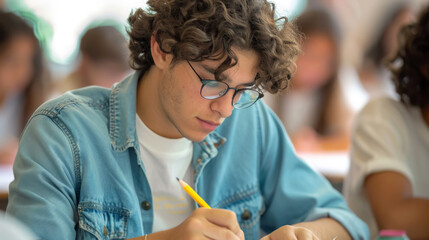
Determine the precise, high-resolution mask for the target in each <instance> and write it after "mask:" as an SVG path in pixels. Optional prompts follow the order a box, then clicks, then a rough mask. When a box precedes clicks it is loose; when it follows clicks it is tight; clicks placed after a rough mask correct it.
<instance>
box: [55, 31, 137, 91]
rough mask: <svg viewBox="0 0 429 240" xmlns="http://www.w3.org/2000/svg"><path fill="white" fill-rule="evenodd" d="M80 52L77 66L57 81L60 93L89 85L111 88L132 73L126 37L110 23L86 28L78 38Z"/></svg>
mask: <svg viewBox="0 0 429 240" xmlns="http://www.w3.org/2000/svg"><path fill="white" fill-rule="evenodd" d="M79 53H80V54H79V60H78V63H77V64H78V66H77V68H76V69H75V70H74V71H73V72H72V73H71V74H70V75H68V76H67V77H66V78H65V79H64V80H63V81H60V82H59V83H58V88H57V90H58V91H59V92H60V93H62V92H66V91H68V90H72V89H77V88H81V87H86V86H90V85H97V86H102V87H106V88H110V87H112V85H113V84H114V83H115V82H119V81H121V80H122V79H123V78H124V77H125V76H126V75H128V74H129V73H131V68H130V67H129V62H128V61H129V55H130V53H129V50H128V43H127V40H126V38H125V36H124V35H123V34H122V33H121V32H120V31H118V30H117V29H116V28H115V27H113V26H97V27H94V28H90V29H89V30H87V31H86V32H85V33H84V34H83V36H82V38H81V40H80V47H79Z"/></svg>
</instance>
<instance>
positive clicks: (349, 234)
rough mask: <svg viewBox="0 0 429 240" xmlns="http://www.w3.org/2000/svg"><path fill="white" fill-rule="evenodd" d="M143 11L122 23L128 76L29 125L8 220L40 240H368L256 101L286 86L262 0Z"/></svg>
mask: <svg viewBox="0 0 429 240" xmlns="http://www.w3.org/2000/svg"><path fill="white" fill-rule="evenodd" d="M148 5H149V6H150V9H149V10H148V11H143V10H141V9H139V10H137V11H136V12H135V13H133V14H132V15H131V16H130V18H129V22H130V25H131V28H130V31H129V32H130V38H131V40H130V49H131V53H132V61H133V64H132V65H133V67H134V68H135V69H136V70H137V71H136V73H135V74H134V75H132V76H130V77H129V78H127V79H125V80H124V81H122V82H120V83H119V84H117V85H115V86H113V88H112V89H111V90H108V89H101V88H86V89H81V90H77V91H74V92H71V93H68V94H66V95H64V96H63V97H61V98H59V99H56V100H54V101H51V102H49V103H47V104H45V105H44V106H43V107H41V108H39V110H38V111H37V112H36V113H35V114H34V116H33V118H32V119H31V120H30V122H29V123H28V126H27V128H26V130H25V133H24V135H23V137H22V141H21V146H20V150H19V154H18V157H17V160H16V163H15V166H14V168H15V174H16V180H15V181H14V182H13V183H12V184H11V188H10V205H9V206H8V212H9V213H10V214H13V215H15V216H16V217H17V218H19V219H20V220H21V221H23V222H24V223H26V224H27V225H28V226H30V227H31V228H32V229H33V231H34V232H35V233H36V234H38V235H39V237H41V238H43V239H58V237H61V239H127V238H136V239H142V240H144V239H149V240H153V239H175V240H178V239H179V240H180V239H186V240H189V239H221V240H225V239H237V240H243V239H244V238H246V239H260V237H261V236H262V233H268V234H269V235H267V236H265V237H263V239H264V240H266V239H271V240H276V239H333V238H337V239H351V238H353V239H367V237H368V230H367V227H366V226H365V224H364V223H363V222H362V221H360V220H359V219H358V218H357V217H356V216H355V215H354V214H353V213H352V212H351V211H350V210H349V209H348V208H347V206H346V204H345V202H344V200H343V198H342V197H341V195H340V194H339V193H338V192H336V191H335V190H333V188H332V187H331V186H330V185H329V183H328V182H327V181H326V180H325V179H323V178H322V177H321V176H320V175H318V174H317V173H315V172H314V171H312V170H311V169H310V168H309V167H308V166H307V165H305V164H304V163H303V162H302V161H300V160H299V159H298V158H297V156H296V155H295V153H294V150H293V147H292V146H291V143H290V141H289V139H288V137H287V135H286V133H285V132H284V129H283V128H282V127H281V123H280V122H279V121H278V119H277V118H276V117H275V116H274V114H273V113H272V112H271V111H270V110H269V109H268V108H267V107H266V106H265V105H264V104H263V103H262V102H261V101H259V102H256V101H257V100H258V99H259V98H261V97H262V96H263V95H262V93H261V90H260V89H261V88H264V89H266V90H269V91H271V92H276V91H278V90H279V89H281V88H284V87H286V86H287V81H288V80H287V79H288V77H289V75H290V74H291V73H292V72H293V66H294V64H293V59H294V57H295V56H296V54H297V52H298V47H297V36H296V33H295V32H294V30H293V29H292V27H291V26H290V24H289V23H287V22H286V21H284V22H282V23H283V24H282V27H281V28H279V27H278V26H279V25H280V22H278V21H275V20H274V19H273V16H274V9H273V6H272V5H270V4H269V3H267V2H265V1H260V0H224V1H221V0H206V1H191V0H189V1H183V0H180V1H156V0H153V1H148ZM234 108H237V109H236V110H234ZM233 110H234V111H233ZM176 177H179V178H182V179H184V180H185V181H186V182H188V183H190V184H191V185H192V186H193V187H194V188H195V189H196V191H197V192H198V193H199V194H200V195H201V197H202V198H203V199H205V200H206V202H207V203H208V204H209V205H211V207H212V208H211V209H207V208H197V206H196V204H195V202H194V201H193V200H192V199H190V198H189V197H187V196H186V193H184V191H183V190H182V189H181V188H180V186H179V184H178V183H177V182H176ZM261 229H262V231H260V230H261Z"/></svg>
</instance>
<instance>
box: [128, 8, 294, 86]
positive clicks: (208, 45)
mask: <svg viewBox="0 0 429 240" xmlns="http://www.w3.org/2000/svg"><path fill="white" fill-rule="evenodd" d="M147 5H148V6H149V9H148V10H143V9H141V8H140V9H137V10H135V11H134V12H132V13H131V14H130V16H129V18H128V22H129V24H130V29H129V30H128V34H129V35H130V44H129V48H130V50H131V67H132V68H134V69H135V70H141V71H143V72H145V71H147V70H148V69H149V68H150V66H151V65H153V64H154V61H153V59H152V56H151V52H150V38H151V36H152V35H154V36H155V39H156V41H157V42H158V44H159V46H160V47H161V49H162V51H164V52H166V53H170V54H172V55H173V56H174V57H173V62H177V61H179V60H189V61H202V60H204V59H211V60H219V59H222V58H223V57H226V59H225V60H224V61H223V62H222V63H221V65H220V66H219V67H218V69H216V71H215V77H216V79H220V78H219V75H220V74H221V73H222V72H223V71H225V70H226V69H228V68H230V67H232V66H234V65H235V64H236V63H237V57H236V55H235V54H234V52H233V50H232V47H236V48H239V49H243V50H254V51H256V52H257V53H258V55H259V57H260V65H259V67H260V71H259V72H258V76H257V80H256V85H257V86H258V87H261V88H263V89H265V90H267V91H269V92H271V93H276V92H278V91H279V90H282V89H285V88H286V87H287V86H288V83H289V79H290V78H291V75H292V74H293V73H294V72H295V68H296V66H295V57H296V56H297V54H298V53H299V41H300V35H299V33H298V32H297V31H296V29H295V27H294V24H293V23H292V22H290V21H288V19H287V18H285V17H282V18H278V19H275V17H274V12H275V6H274V4H272V3H269V2H267V1H265V0H263V1H261V0H187V1H184V0H149V1H148V2H147Z"/></svg>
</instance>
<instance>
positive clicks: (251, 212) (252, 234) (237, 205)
mask: <svg viewBox="0 0 429 240" xmlns="http://www.w3.org/2000/svg"><path fill="white" fill-rule="evenodd" d="M218 207H219V208H224V209H228V210H231V211H233V212H235V214H236V215H237V220H238V223H239V224H240V227H241V229H242V230H243V232H244V235H245V239H246V240H253V239H255V240H256V239H259V228H260V216H261V214H262V212H263V201H262V196H261V194H260V192H259V190H257V189H251V190H246V191H244V192H240V193H237V194H235V195H234V196H232V197H231V198H229V199H227V200H225V201H223V202H222V203H221V204H220V205H219V206H218Z"/></svg>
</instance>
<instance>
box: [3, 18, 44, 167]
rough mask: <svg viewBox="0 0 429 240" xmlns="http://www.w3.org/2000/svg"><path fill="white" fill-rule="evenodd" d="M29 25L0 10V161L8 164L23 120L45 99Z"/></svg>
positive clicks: (37, 48)
mask: <svg viewBox="0 0 429 240" xmlns="http://www.w3.org/2000/svg"><path fill="white" fill-rule="evenodd" d="M45 70H46V69H45V68H44V63H43V57H42V51H41V48H40V46H39V42H38V40H37V39H36V37H35V35H34V32H33V29H32V27H31V26H30V25H29V24H28V23H27V22H26V21H25V20H23V19H22V18H20V17H19V16H17V15H15V14H14V13H11V12H3V11H0V164H12V163H13V159H14V158H15V154H16V151H17V148H18V138H19V135H20V134H21V131H22V130H23V128H24V126H25V124H26V122H27V120H28V119H29V117H30V116H31V114H32V113H33V112H34V110H36V108H37V107H38V106H39V105H40V104H41V103H42V102H43V101H44V100H46V98H45V97H46V96H47V95H48V91H49V84H48V82H49V78H48V75H47V72H46V71H45Z"/></svg>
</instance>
